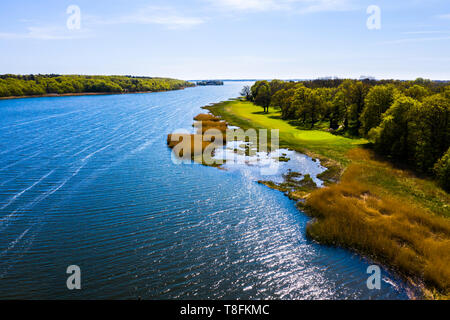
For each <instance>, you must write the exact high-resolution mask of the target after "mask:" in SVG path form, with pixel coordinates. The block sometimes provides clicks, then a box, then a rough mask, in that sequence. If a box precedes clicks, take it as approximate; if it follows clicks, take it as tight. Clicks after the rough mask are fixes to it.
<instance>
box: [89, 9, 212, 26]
mask: <svg viewBox="0 0 450 320" xmlns="http://www.w3.org/2000/svg"><path fill="white" fill-rule="evenodd" d="M85 19H87V21H88V23H91V24H103V25H114V24H158V25H162V26H165V27H167V28H169V29H179V28H189V27H193V26H196V25H199V24H202V23H204V22H205V19H203V18H199V17H192V16H188V15H185V14H181V13H179V12H178V10H176V9H174V8H170V7H155V6H148V7H145V8H141V9H140V10H137V11H136V12H133V13H130V14H125V15H123V16H119V17H116V18H108V19H103V18H98V17H94V16H88V17H85Z"/></svg>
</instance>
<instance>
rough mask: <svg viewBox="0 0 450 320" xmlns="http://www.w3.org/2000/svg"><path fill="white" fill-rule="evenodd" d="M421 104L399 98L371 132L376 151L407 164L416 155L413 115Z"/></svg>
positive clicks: (405, 98) (407, 98)
mask: <svg viewBox="0 0 450 320" xmlns="http://www.w3.org/2000/svg"><path fill="white" fill-rule="evenodd" d="M419 105H420V103H419V102H418V101H417V100H414V99H412V98H409V97H405V96H399V97H398V98H397V99H396V100H395V102H394V104H393V105H392V106H391V107H390V108H389V109H388V111H386V113H385V114H384V115H383V116H382V122H381V124H380V126H378V127H377V128H373V129H372V130H371V131H370V132H369V139H370V140H372V141H373V142H374V144H375V150H377V152H379V153H381V154H385V155H388V156H392V157H394V158H396V159H399V160H403V161H405V162H407V161H408V160H410V159H411V158H412V157H413V155H414V136H413V135H412V130H411V120H412V119H411V114H412V112H413V110H415V109H416V108H418V107H419Z"/></svg>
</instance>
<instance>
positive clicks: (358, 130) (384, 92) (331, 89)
mask: <svg viewBox="0 0 450 320" xmlns="http://www.w3.org/2000/svg"><path fill="white" fill-rule="evenodd" d="M242 95H243V96H245V97H246V98H247V99H248V100H250V101H253V102H254V103H255V104H257V105H259V106H262V107H263V108H264V112H268V110H269V108H279V109H280V110H281V117H282V118H283V119H285V120H289V121H291V122H292V123H295V124H296V125H298V126H300V127H303V128H305V129H306V128H307V129H322V130H328V131H330V132H332V133H334V134H339V135H344V136H349V137H364V138H366V139H368V140H369V141H370V142H371V143H372V146H373V148H374V150H376V151H377V152H378V153H379V154H381V155H384V156H386V157H389V158H391V159H392V160H395V161H397V162H402V163H405V164H408V165H409V166H411V167H413V168H414V169H415V170H416V171H418V172H422V173H426V174H434V176H435V177H436V179H437V180H438V181H439V182H440V184H441V185H442V187H443V188H444V189H446V190H447V191H449V190H450V149H449V147H450V83H448V82H437V81H430V80H424V79H421V78H419V79H417V80H415V81H397V80H383V81H376V80H363V81H357V80H349V79H346V80H340V79H335V80H313V81H305V82H292V81H290V82H286V81H281V80H273V81H270V82H269V81H257V82H256V83H255V84H254V85H253V86H252V87H251V88H250V87H245V88H244V89H243V91H242Z"/></svg>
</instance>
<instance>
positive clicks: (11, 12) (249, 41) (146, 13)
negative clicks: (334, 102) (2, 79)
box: [0, 0, 450, 80]
mask: <svg viewBox="0 0 450 320" xmlns="http://www.w3.org/2000/svg"><path fill="white" fill-rule="evenodd" d="M71 5H75V6H76V7H77V8H79V10H80V15H79V16H78V15H77V11H76V10H75V11H74V9H73V7H72V8H71V9H70V10H69V11H68V8H69V6H71ZM371 5H375V6H378V8H379V9H380V16H379V17H380V19H379V20H376V19H375V20H373V19H371V17H374V16H373V14H374V13H375V12H376V11H371V10H369V11H370V12H369V13H368V8H369V6H371ZM78 17H79V18H80V19H78ZM368 19H369V20H370V21H369V22H371V23H370V24H369V25H371V26H374V24H373V22H374V21H380V25H379V26H380V28H378V29H373V28H372V29H369V28H368V26H367V20H368ZM68 20H69V21H68ZM77 21H80V25H78V24H77ZM0 51H1V59H0V74H5V73H14V74H31V73H34V74H37V73H41V74H48V73H56V74H104V75H113V74H114V75H140V76H161V77H173V78H179V79H274V78H278V79H306V78H308V79H309V78H319V77H328V76H337V77H341V78H343V77H350V78H359V77H360V76H362V75H364V76H373V77H376V78H378V79H386V78H395V79H415V78H417V77H423V78H429V79H435V80H450V1H449V0H408V1H407V0H398V1H392V0H391V1H389V0H369V1H366V0H359V1H357V0H246V1H243V0H191V1H178V0H173V1H171V0H169V1H159V0H154V1H148V0H147V1H144V0H133V1H130V0H127V1H125V0H116V1H114V0H112V1H105V0H96V1H92V0H90V1H87V0H70V1H66V0H42V1H31V0H18V1H8V2H6V1H2V3H1V4H0Z"/></svg>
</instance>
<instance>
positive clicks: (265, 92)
mask: <svg viewBox="0 0 450 320" xmlns="http://www.w3.org/2000/svg"><path fill="white" fill-rule="evenodd" d="M252 96H253V97H254V99H255V103H256V105H258V106H261V107H263V108H264V112H267V113H268V112H269V106H270V99H271V95H270V86H269V84H268V82H267V81H262V82H261V83H259V84H258V86H257V87H256V88H255V90H254V89H253V87H252Z"/></svg>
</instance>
